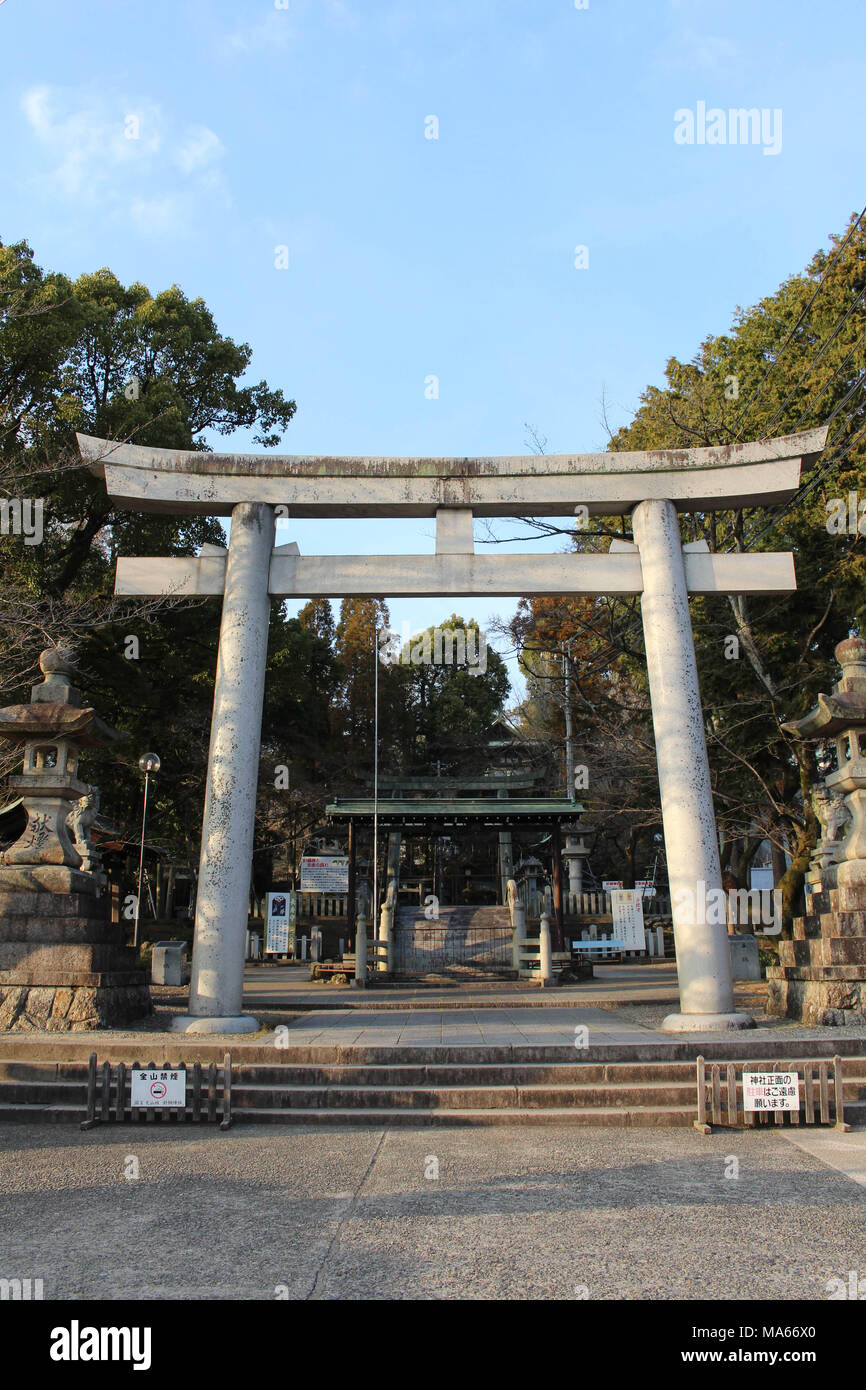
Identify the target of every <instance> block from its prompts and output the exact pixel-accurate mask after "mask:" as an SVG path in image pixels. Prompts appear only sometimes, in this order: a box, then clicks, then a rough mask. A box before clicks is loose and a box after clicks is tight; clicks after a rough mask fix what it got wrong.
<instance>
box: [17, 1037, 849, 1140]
mask: <svg viewBox="0 0 866 1390" xmlns="http://www.w3.org/2000/svg"><path fill="white" fill-rule="evenodd" d="M845 1041H856V1042H857V1043H858V1045H859V1047H860V1050H861V1052H862V1050H863V1044H862V1042H861V1041H860V1040H845ZM841 1042H842V1040H841V1039H840V1040H839V1044H841ZM682 1046H683V1045H682V1044H680V1047H682ZM692 1046H693V1048H694V1055H697V1051H698V1049H697V1048H696V1047H694V1045H692ZM838 1046H839V1045H838V1044H837V1047H838ZM742 1047H743V1045H742V1043H740V1045H739V1046H738V1045H737V1042H736V1041H735V1042H733V1043H731V1042H728V1043H727V1045H725V1044H715V1045H713V1044H710V1043H706V1044H705V1045H704V1047H703V1048H701V1049H700V1050H701V1051H702V1052H703V1053H704V1055H705V1056H706V1055H708V1054H709V1053H710V1051H711V1049H713V1050H715V1051H716V1054H717V1055H716V1060H728V1059H734V1058H736V1059H737V1060H740V1061H742V1060H743V1058H744V1057H746V1058H748V1060H749V1061H750V1062H752V1063H754V1065H755V1066H756V1067H758V1068H760V1067H761V1065H762V1062H763V1061H766V1060H768V1059H767V1058H766V1056H765V1057H764V1058H762V1057H761V1056H760V1055H756V1054H760V1053H761V1052H763V1053H764V1054H766V1053H767V1052H768V1051H769V1052H771V1053H772V1054H773V1059H775V1060H784V1061H785V1062H786V1064H788V1065H790V1067H791V1068H792V1069H795V1070H799V1071H801V1072H802V1069H803V1066H804V1065H805V1062H806V1061H808V1060H812V1061H814V1060H815V1059H816V1056H819V1055H820V1056H827V1055H828V1052H829V1053H830V1055H832V1051H831V1049H829V1048H827V1047H826V1046H825V1045H824V1044H823V1043H821V1044H817V1045H813V1046H811V1047H809V1050H808V1054H807V1052H806V1049H805V1048H804V1047H801V1048H800V1049H797V1051H799V1053H800V1055H799V1057H798V1056H797V1055H796V1052H795V1051H794V1049H793V1047H790V1046H789V1047H788V1048H787V1049H783V1050H780V1048H779V1045H778V1044H776V1045H767V1044H765V1045H764V1047H763V1048H761V1047H758V1046H755V1045H753V1046H752V1048H751V1049H747V1050H746V1051H745V1052H744V1051H743V1050H742ZM248 1050H249V1051H250V1052H251V1053H254V1054H255V1057H250V1058H248V1059H247V1058H244V1057H243V1047H242V1046H241V1047H239V1048H238V1050H237V1051H236V1052H235V1053H234V1054H233V1074H232V1109H233V1114H234V1116H235V1118H236V1120H237V1121H238V1122H239V1123H251V1122H268V1123H286V1124H316V1125H319V1124H329V1125H332V1124H355V1125H361V1124H363V1125H375V1126H382V1125H386V1126H387V1125H392V1124H394V1125H405V1124H424V1125H429V1124H450V1123H453V1124H459V1125H467V1124H505V1123H511V1124H553V1123H564V1124H573V1125H590V1124H594V1125H630V1126H655V1125H671V1126H684V1125H690V1124H691V1123H692V1122H693V1120H694V1119H695V1117H696V1098H695V1085H696V1078H695V1063H694V1060H693V1057H682V1056H680V1057H677V1058H676V1059H674V1058H673V1057H671V1056H670V1055H669V1054H670V1051H671V1049H670V1048H665V1047H664V1046H662V1045H656V1046H653V1045H649V1046H648V1047H647V1048H645V1049H642V1050H645V1051H648V1052H651V1053H652V1052H654V1053H655V1054H656V1055H655V1056H650V1057H644V1058H635V1057H634V1053H635V1052H636V1051H637V1049H636V1048H632V1049H631V1050H630V1051H631V1053H632V1058H631V1060H627V1061H626V1060H611V1061H606V1060H595V1058H593V1060H589V1059H587V1060H586V1061H581V1060H579V1058H578V1059H576V1058H575V1055H574V1050H573V1049H571V1048H568V1047H559V1048H535V1049H532V1048H519V1049H518V1048H498V1049H491V1048H483V1047H474V1046H467V1047H459V1046H451V1047H439V1048H435V1047H434V1048H412V1047H396V1048H347V1049H337V1048H319V1049H316V1048H307V1049H301V1048H295V1049H292V1051H293V1052H294V1053H296V1054H300V1055H299V1056H298V1055H296V1056H292V1057H291V1058H289V1057H285V1056H282V1055H281V1056H280V1060H274V1056H275V1049H274V1048H273V1047H271V1048H270V1049H265V1048H262V1047H261V1046H258V1047H250V1048H249V1049H248ZM600 1050H601V1048H599V1049H593V1051H594V1052H597V1051H600ZM839 1050H840V1051H841V1047H839ZM149 1051H154V1049H149ZM607 1051H608V1052H612V1051H620V1052H623V1051H626V1052H627V1051H628V1049H624V1048H619V1049H615V1048H613V1047H610V1046H609V1047H608V1048H607ZM171 1052H172V1055H171V1056H170V1057H169V1056H168V1055H167V1054H166V1053H164V1052H163V1053H162V1058H161V1060H165V1061H173V1062H174V1063H177V1062H178V1061H179V1059H180V1057H181V1055H183V1053H184V1052H185V1049H183V1045H182V1043H181V1042H180V1040H178V1045H177V1047H176V1048H172V1050H171ZM491 1052H500V1053H505V1054H507V1055H508V1057H509V1060H504V1061H502V1062H499V1061H494V1060H489V1056H488V1054H490V1053H491ZM517 1052H519V1053H521V1054H529V1056H528V1057H527V1056H525V1055H521V1056H520V1057H517V1058H515V1057H514V1056H513V1054H514V1053H517ZM144 1053H145V1050H144V1049H142V1048H140V1047H138V1048H136V1054H137V1056H138V1057H139V1058H141V1059H142V1060H143V1059H144ZM315 1053H324V1054H326V1055H325V1056H321V1057H320V1056H315V1055H312V1054H315ZM345 1053H351V1054H360V1055H357V1056H354V1055H353V1056H352V1057H351V1058H347V1057H346V1056H345V1055H344V1054H345ZM539 1053H544V1054H551V1053H552V1054H554V1055H553V1056H552V1057H551V1056H545V1057H539V1056H538V1054H539ZM792 1053H793V1054H794V1055H793V1056H792ZM261 1054H264V1056H263V1057H262V1056H261ZM335 1054H336V1055H335ZM369 1054H375V1055H374V1056H372V1055H369ZM419 1054H423V1055H419ZM429 1054H432V1055H429ZM479 1054H481V1056H479ZM102 1055H103V1056H104V1053H103V1054H102ZM260 1057H261V1060H259V1058H260ZM789 1059H790V1060H789ZM111 1060H112V1061H113V1062H115V1063H116V1062H117V1061H120V1060H125V1059H124V1058H122V1057H121V1056H119V1055H117V1054H116V1053H115V1051H114V1050H112V1053H111ZM86 1080H87V1066H86V1062H85V1060H84V1058H83V1057H81V1058H79V1059H77V1060H68V1059H63V1058H62V1057H57V1058H55V1059H45V1058H42V1059H38V1058H37V1059H33V1060H30V1059H28V1058H27V1057H26V1056H25V1057H21V1056H20V1054H19V1056H17V1057H12V1058H7V1059H6V1060H0V1120H14V1121H27V1120H31V1121H32V1120H40V1121H41V1120H45V1121H47V1122H53V1123H63V1122H68V1123H74V1122H76V1121H79V1120H81V1119H83V1118H84V1105H85V1095H86ZM843 1085H844V1095H845V1104H846V1118H847V1119H848V1121H849V1123H852V1124H857V1123H864V1122H866V1057H864V1056H862V1055H861V1056H858V1055H854V1056H850V1057H848V1058H846V1059H845V1060H844V1062H843Z"/></svg>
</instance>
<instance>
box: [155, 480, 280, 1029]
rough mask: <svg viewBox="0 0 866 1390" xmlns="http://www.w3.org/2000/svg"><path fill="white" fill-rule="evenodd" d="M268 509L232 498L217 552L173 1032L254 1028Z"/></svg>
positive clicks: (271, 528) (270, 531)
mask: <svg viewBox="0 0 866 1390" xmlns="http://www.w3.org/2000/svg"><path fill="white" fill-rule="evenodd" d="M274 534H275V522H274V509H273V507H269V506H267V505H266V504H265V503H263V502H239V503H238V504H237V506H235V507H234V508H233V510H232V525H231V532H230V535H229V548H228V557H227V559H226V562H225V588H224V591H223V609H222V622H221V624H220V642H219V656H218V658H217V670H216V683H215V686H214V700H213V719H212V722H211V734H210V753H209V756H208V777H207V791H206V793H205V803H204V820H203V822H202V836H201V858H200V861H199V871H198V893H197V895H196V905H195V937H194V942H193V952H192V975H191V978H190V987H189V1013H188V1014H181V1015H180V1016H179V1017H177V1018H175V1019H173V1020H172V1028H173V1029H174V1030H175V1031H177V1032H182V1033H255V1032H256V1031H257V1030H258V1027H259V1024H258V1021H257V1020H256V1019H255V1018H253V1017H251V1015H249V1014H244V1013H243V1007H242V997H243V985H244V963H245V961H244V957H245V952H244V937H245V933H246V930H247V920H248V917H249V906H250V875H249V865H250V864H251V863H252V855H253V831H254V828H255V811H256V787H257V784H258V775H259V750H260V748H261V737H262V704H263V701H264V693H265V669H266V665H267V656H268V625H269V622H270V616H271V601H270V596H269V594H268V576H269V572H270V564H271V554H272V552H273V549H274Z"/></svg>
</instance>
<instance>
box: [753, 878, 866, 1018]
mask: <svg viewBox="0 0 866 1390" xmlns="http://www.w3.org/2000/svg"><path fill="white" fill-rule="evenodd" d="M807 901H808V902H809V910H808V912H807V914H806V916H805V917H798V918H796V919H795V921H794V936H793V940H791V941H780V942H779V964H778V965H772V966H770V967H769V968H768V970H767V983H768V993H767V1013H768V1014H770V1015H771V1016H772V1017H774V1018H793V1019H797V1020H799V1021H800V1022H803V1023H808V1024H828V1025H839V1024H843V1023H853V1022H862V1021H866V885H859V886H857V887H853V888H852V887H847V888H834V887H825V888H822V890H821V891H820V892H817V893H814V894H812V895H811V899H807Z"/></svg>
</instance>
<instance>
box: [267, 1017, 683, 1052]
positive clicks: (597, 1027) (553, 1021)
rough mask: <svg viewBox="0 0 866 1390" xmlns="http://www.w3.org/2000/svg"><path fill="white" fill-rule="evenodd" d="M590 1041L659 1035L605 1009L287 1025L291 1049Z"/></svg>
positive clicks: (624, 1040) (333, 1019)
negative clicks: (580, 1035)
mask: <svg viewBox="0 0 866 1390" xmlns="http://www.w3.org/2000/svg"><path fill="white" fill-rule="evenodd" d="M583 1028H586V1029H588V1030H589V1041H590V1045H591V1044H592V1041H593V1040H594V1041H595V1042H604V1043H629V1042H636V1041H643V1042H646V1041H648V1040H651V1039H654V1038H657V1037H658V1036H659V1035H658V1034H657V1033H655V1032H654V1031H653V1030H652V1029H649V1028H643V1027H641V1026H640V1025H639V1024H635V1023H631V1022H630V1021H629V1020H628V1019H627V1018H624V1017H623V1016H622V1014H618V1013H613V1012H610V1011H608V1010H605V1009H598V1008H583V1009H568V1008H564V1009H563V1008H560V1009H557V1008H548V1009H513V1010H509V1009H459V1010H452V1011H450V1012H449V1011H448V1010H447V1009H440V1010H427V1009H425V1010H422V1011H419V1012H415V1011H412V1010H408V1009H407V1010H405V1011H402V1012H399V1013H397V1012H388V1013H376V1012H368V1011H366V1010H359V1009H353V1010H346V1011H344V1012H339V1013H338V1012H333V1013H328V1012H326V1011H324V1010H323V1011H317V1012H316V1013H314V1014H301V1015H300V1017H299V1018H297V1019H296V1020H295V1021H294V1022H293V1023H291V1024H289V1025H288V1029H289V1040H290V1042H291V1043H292V1044H293V1045H297V1046H303V1045H305V1044H310V1045H313V1044H315V1045H316V1046H338V1047H352V1046H358V1047H370V1046H373V1047H391V1046H394V1047H396V1046H398V1045H399V1046H400V1047H431V1046H438V1045H440V1044H445V1045H451V1046H461V1045H463V1046H467V1047H469V1046H487V1047H499V1046H515V1047H527V1046H529V1047H532V1046H535V1047H552V1046H556V1045H562V1044H574V1043H575V1040H576V1037H577V1032H576V1030H578V1029H583Z"/></svg>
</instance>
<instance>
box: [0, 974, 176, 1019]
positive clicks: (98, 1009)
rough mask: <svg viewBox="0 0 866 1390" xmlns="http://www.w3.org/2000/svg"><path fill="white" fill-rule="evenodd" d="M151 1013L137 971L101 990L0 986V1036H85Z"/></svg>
mask: <svg viewBox="0 0 866 1390" xmlns="http://www.w3.org/2000/svg"><path fill="white" fill-rule="evenodd" d="M96 978H97V979H99V977H96ZM151 1012H152V1004H151V1000H150V991H149V990H148V988H147V986H146V985H145V984H142V983H141V974H140V972H138V971H136V972H134V974H132V975H130V976H129V977H128V979H126V980H124V977H123V976H119V977H118V980H117V982H112V983H110V984H106V985H105V986H102V985H98V984H97V985H84V986H75V987H63V986H61V987H59V988H56V989H54V988H47V987H45V986H43V985H36V986H33V987H27V986H22V985H12V986H0V1032H35V1031H44V1032H48V1033H65V1032H72V1033H77V1032H87V1031H90V1030H92V1029H95V1028H110V1027H116V1026H118V1025H121V1024H124V1023H127V1022H129V1021H130V1020H131V1019H135V1018H143V1017H145V1016H146V1015H148V1014H149V1013H151Z"/></svg>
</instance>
